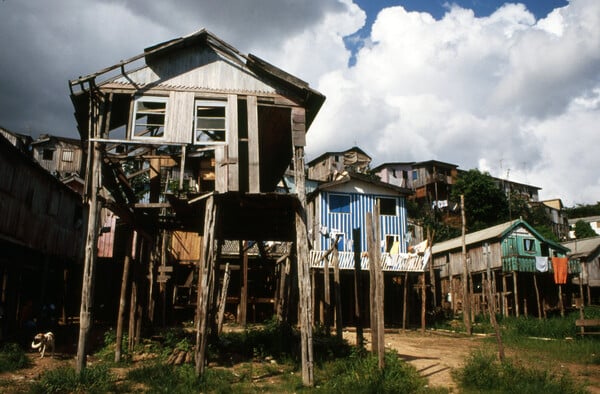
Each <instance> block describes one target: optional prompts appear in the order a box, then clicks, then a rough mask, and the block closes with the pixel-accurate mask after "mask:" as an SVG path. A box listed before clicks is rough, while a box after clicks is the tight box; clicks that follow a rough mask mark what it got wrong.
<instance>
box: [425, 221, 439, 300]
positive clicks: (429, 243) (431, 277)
mask: <svg viewBox="0 0 600 394" xmlns="http://www.w3.org/2000/svg"><path fill="white" fill-rule="evenodd" d="M433 237H435V231H433V232H432V231H431V230H430V229H429V228H427V247H428V248H431V246H432V245H433ZM428 265H429V285H430V289H431V301H432V303H433V308H434V309H435V308H437V288H436V283H435V271H434V269H433V256H432V255H431V254H430V257H429V263H428Z"/></svg>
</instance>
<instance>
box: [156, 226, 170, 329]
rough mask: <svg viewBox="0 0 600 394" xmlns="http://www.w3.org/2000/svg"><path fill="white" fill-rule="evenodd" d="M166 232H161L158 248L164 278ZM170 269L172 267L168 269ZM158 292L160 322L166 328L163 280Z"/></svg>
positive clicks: (165, 295)
mask: <svg viewBox="0 0 600 394" xmlns="http://www.w3.org/2000/svg"><path fill="white" fill-rule="evenodd" d="M167 234H168V233H167V231H166V230H163V231H162V237H161V248H160V267H161V269H162V271H161V275H162V276H164V275H165V274H166V272H167V271H166V267H167V252H168V247H167ZM170 268H171V269H172V268H173V267H170ZM158 291H159V294H160V321H161V324H162V326H163V328H164V327H166V326H167V282H166V279H165V280H161V281H160V283H159V287H158Z"/></svg>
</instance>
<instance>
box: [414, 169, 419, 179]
mask: <svg viewBox="0 0 600 394" xmlns="http://www.w3.org/2000/svg"><path fill="white" fill-rule="evenodd" d="M417 179H419V173H418V172H417V170H415V171H413V172H412V180H413V181H416V180H417Z"/></svg>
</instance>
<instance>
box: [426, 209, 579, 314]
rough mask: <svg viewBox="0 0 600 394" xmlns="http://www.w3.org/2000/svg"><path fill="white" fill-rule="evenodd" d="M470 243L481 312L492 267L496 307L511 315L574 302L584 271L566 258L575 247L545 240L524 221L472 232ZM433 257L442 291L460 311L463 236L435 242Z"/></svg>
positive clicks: (468, 249)
mask: <svg viewBox="0 0 600 394" xmlns="http://www.w3.org/2000/svg"><path fill="white" fill-rule="evenodd" d="M465 247H466V256H467V267H468V272H469V275H470V278H471V280H472V288H473V294H472V295H471V297H472V298H471V300H472V301H473V302H472V305H475V306H476V308H479V310H480V311H481V310H482V309H481V308H483V307H482V305H483V304H484V303H485V301H484V299H485V296H484V293H483V286H482V284H483V281H484V280H485V278H486V272H487V270H488V267H489V269H490V272H491V275H492V276H491V281H492V286H491V287H492V289H493V293H494V297H495V302H496V306H497V309H496V310H498V311H502V313H503V314H504V315H505V316H506V315H509V314H510V315H516V316H520V315H521V314H524V315H528V314H529V313H531V314H534V315H536V316H541V315H542V314H545V313H547V312H549V311H552V310H558V309H561V308H563V309H561V310H564V308H566V307H569V306H570V305H571V303H570V301H571V299H570V296H571V294H572V293H573V292H577V291H578V289H576V288H575V287H574V285H573V284H572V279H573V278H574V277H577V276H578V275H579V272H580V265H579V263H578V262H577V261H575V260H569V259H568V258H565V257H566V256H567V253H568V251H569V249H568V248H567V247H565V246H563V245H560V244H557V243H554V242H553V241H550V240H548V239H545V238H544V237H543V236H541V235H540V234H539V233H538V232H537V231H536V230H535V229H534V228H533V227H531V226H530V225H529V224H528V223H526V222H524V221H522V220H513V221H510V222H506V223H502V224H499V225H496V226H492V227H489V228H487V229H484V230H481V231H476V232H473V233H469V234H467V235H466V237H465ZM432 255H433V266H434V268H435V269H436V270H437V271H438V272H439V277H440V280H441V289H442V294H443V295H444V296H445V297H446V299H447V301H448V302H449V304H448V305H447V307H451V308H452V309H453V310H457V309H460V304H461V298H462V293H461V289H462V282H461V281H462V279H463V278H462V276H463V259H462V237H458V238H454V239H451V240H448V241H444V242H440V243H437V244H434V245H433V247H432ZM557 258H559V259H558V260H557ZM560 258H563V259H560ZM563 269H564V270H563ZM559 271H560V273H562V274H563V275H561V277H560V278H558V281H557V277H556V276H555V274H558V273H559ZM562 286H564V287H565V288H564V289H563V288H562ZM478 306H479V307H478Z"/></svg>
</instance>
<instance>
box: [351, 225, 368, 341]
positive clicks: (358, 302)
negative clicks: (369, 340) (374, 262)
mask: <svg viewBox="0 0 600 394" xmlns="http://www.w3.org/2000/svg"><path fill="white" fill-rule="evenodd" d="M352 239H353V245H354V320H355V321H356V346H357V347H358V348H362V347H363V346H364V345H365V339H364V336H363V326H362V315H361V313H362V309H363V307H362V298H363V295H362V293H363V290H362V275H361V266H360V262H361V253H362V251H361V246H360V245H361V235H360V228H355V229H352Z"/></svg>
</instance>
